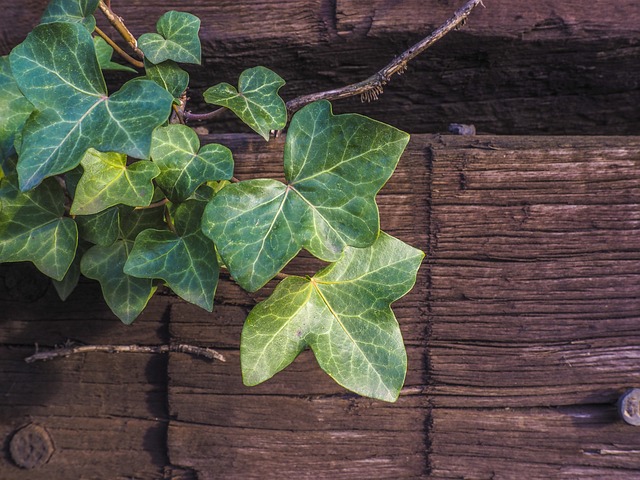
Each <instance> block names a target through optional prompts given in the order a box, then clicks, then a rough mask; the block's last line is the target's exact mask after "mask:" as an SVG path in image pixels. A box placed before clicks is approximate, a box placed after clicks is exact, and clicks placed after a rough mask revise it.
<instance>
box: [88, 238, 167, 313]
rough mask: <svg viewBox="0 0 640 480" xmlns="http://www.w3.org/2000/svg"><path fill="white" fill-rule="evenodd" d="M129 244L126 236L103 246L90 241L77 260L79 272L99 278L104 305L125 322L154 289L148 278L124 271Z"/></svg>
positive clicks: (147, 300) (145, 303) (146, 300)
mask: <svg viewBox="0 0 640 480" xmlns="http://www.w3.org/2000/svg"><path fill="white" fill-rule="evenodd" d="M132 247H133V242H132V241H130V240H118V241H116V242H115V243H114V244H113V245H109V246H107V247H105V246H102V245H94V246H93V247H91V248H90V249H89V250H88V251H87V253H85V254H84V256H83V257H82V260H81V262H80V271H81V272H82V274H83V275H84V276H85V277H87V278H91V279H93V280H97V281H98V282H100V287H101V289H102V294H103V296H104V299H105V301H106V302H107V305H108V306H109V308H110V309H111V311H112V312H113V313H115V314H116V316H117V317H118V318H119V319H120V320H122V322H123V323H126V324H127V325H129V324H131V323H133V321H134V320H135V319H136V317H137V316H138V315H140V313H141V312H142V310H144V308H145V307H146V305H147V303H148V302H149V299H150V298H151V296H152V295H153V293H154V292H155V290H156V288H155V287H154V286H153V281H152V280H150V279H146V278H135V277H132V276H130V275H127V274H125V273H124V271H123V268H124V265H125V263H126V261H127V257H128V256H129V252H130V251H131V248H132Z"/></svg>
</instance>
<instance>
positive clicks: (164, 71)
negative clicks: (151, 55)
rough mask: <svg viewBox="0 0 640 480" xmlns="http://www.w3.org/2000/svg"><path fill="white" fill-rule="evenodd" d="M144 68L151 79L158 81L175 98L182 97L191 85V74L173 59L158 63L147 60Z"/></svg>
mask: <svg viewBox="0 0 640 480" xmlns="http://www.w3.org/2000/svg"><path fill="white" fill-rule="evenodd" d="M144 69H145V71H146V72H147V78H148V79H149V80H152V81H154V82H156V83H157V84H158V85H160V86H161V87H162V88H164V89H165V90H166V91H167V92H169V93H170V94H171V95H172V96H173V98H175V99H178V98H180V96H181V95H182V94H183V93H184V92H185V90H186V89H187V86H188V85H189V74H188V73H187V72H185V71H184V70H183V69H182V68H180V67H179V66H178V64H177V63H175V62H174V61H173V60H167V61H165V62H162V63H158V64H153V63H151V62H148V61H145V62H144Z"/></svg>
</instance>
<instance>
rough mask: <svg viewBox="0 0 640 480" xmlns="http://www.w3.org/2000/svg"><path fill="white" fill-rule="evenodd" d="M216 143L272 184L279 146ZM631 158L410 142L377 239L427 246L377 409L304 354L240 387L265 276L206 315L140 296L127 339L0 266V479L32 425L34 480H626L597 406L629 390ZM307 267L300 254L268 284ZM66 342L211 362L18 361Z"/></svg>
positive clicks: (628, 147) (605, 407)
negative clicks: (401, 375) (404, 361)
mask: <svg viewBox="0 0 640 480" xmlns="http://www.w3.org/2000/svg"><path fill="white" fill-rule="evenodd" d="M216 139H217V140H218V141H221V142H222V143H225V144H227V145H228V146H230V147H231V148H232V149H233V150H234V152H235V153H236V154H235V158H236V163H237V176H238V177H239V178H241V179H247V178H252V177H255V176H257V175H258V171H259V170H260V169H261V168H263V169H264V171H265V172H266V175H272V176H276V177H277V176H281V175H282V167H281V164H280V159H281V155H282V149H283V141H284V140H283V139H277V140H275V141H272V142H270V143H269V144H268V145H266V144H264V143H263V142H262V140H260V139H257V138H256V137H255V136H254V137H244V136H240V137H238V136H224V137H217V138H216ZM208 140H212V138H209V139H208ZM638 152H640V138H637V137H617V138H613V137H578V138H576V137H574V138H564V137H540V138H520V137H492V136H478V137H453V136H437V135H436V136H427V135H414V136H413V138H412V141H411V143H410V146H409V148H408V151H407V153H406V154H405V156H404V157H403V159H402V161H401V164H400V167H399V170H398V172H397V175H396V176H395V177H394V178H393V179H392V180H391V182H390V183H389V184H388V185H387V186H386V187H385V188H384V189H383V191H382V192H381V194H380V196H379V203H380V210H381V212H382V215H383V227H384V228H385V229H386V230H387V231H389V232H390V233H392V234H394V235H396V236H399V237H400V238H402V239H404V240H405V241H408V242H410V243H412V244H414V245H416V246H418V247H420V248H423V249H425V250H427V253H428V256H427V260H426V261H425V265H423V268H422V270H421V272H420V275H419V278H418V283H417V286H416V289H415V290H414V291H412V292H411V293H410V294H409V295H408V296H407V297H405V298H403V299H402V300H400V301H399V302H397V304H396V305H395V307H394V308H395V311H396V314H397V316H398V319H399V321H400V323H401V326H402V331H403V335H404V337H405V340H406V343H407V349H408V355H409V373H408V377H407V383H406V388H405V390H404V391H403V394H402V395H401V397H400V399H399V401H398V402H397V403H396V404H384V403H380V402H375V401H371V400H367V399H361V398H358V397H357V396H354V395H351V394H348V393H347V392H345V391H344V390H343V389H342V388H340V387H339V386H337V385H336V384H334V383H333V382H332V381H331V380H330V379H329V378H328V377H327V376H326V375H324V374H323V373H322V372H321V371H320V370H319V369H318V367H317V366H316V364H315V360H314V359H313V356H312V355H311V354H310V353H309V352H306V353H304V354H303V355H302V356H301V357H300V358H299V359H298V360H296V362H294V364H293V365H292V366H291V367H290V368H289V369H288V370H285V371H284V372H282V373H280V374H278V375H277V376H276V377H274V378H273V379H272V380H270V381H269V382H266V383H265V384H263V385H261V386H258V387H254V388H247V387H244V386H243V385H242V383H241V379H240V367H239V359H238V340H239V333H240V329H241V326H242V321H243V319H244V317H245V316H246V314H247V313H248V311H249V310H250V308H251V307H252V305H254V304H255V302H256V301H258V300H260V299H262V298H264V297H265V296H266V295H267V294H268V292H269V291H270V290H271V289H272V288H273V285H274V284H275V282H273V283H271V284H270V285H268V287H267V288H266V289H265V291H264V292H259V293H257V294H248V293H246V292H243V291H242V290H241V289H239V288H238V287H237V286H236V285H234V284H233V283H231V282H229V281H228V280H224V281H222V282H221V285H220V287H219V292H218V304H217V307H216V309H215V311H214V312H213V313H212V314H208V313H206V312H204V311H202V310H200V309H198V308H196V307H193V306H191V305H188V304H186V303H184V302H182V301H180V300H178V299H176V298H175V297H172V296H166V295H164V296H159V297H156V298H155V299H154V300H153V303H152V305H151V308H150V309H149V311H148V312H147V313H145V314H144V316H143V317H142V318H141V319H140V320H139V321H137V322H135V323H134V324H133V325H132V326H130V327H125V326H122V325H119V324H118V321H117V320H115V319H114V318H113V317H112V316H111V315H110V314H109V313H108V312H107V310H106V307H105V306H104V304H103V303H102V302H101V301H98V300H97V294H98V289H97V288H96V285H95V284H93V283H91V282H86V283H83V284H82V285H81V287H80V288H79V290H78V291H76V292H75V293H74V294H73V295H72V296H71V298H70V299H69V300H68V302H67V303H66V304H61V303H59V302H58V301H57V300H56V299H55V293H54V292H53V291H52V289H51V287H49V286H48V285H47V284H46V283H43V282H40V281H39V280H37V279H36V280H28V279H33V276H31V275H28V274H24V273H23V274H21V273H20V269H16V267H14V266H10V267H9V268H7V267H3V268H2V270H0V280H1V281H0V312H2V317H1V319H2V320H1V321H0V324H1V325H2V328H0V344H1V346H0V363H2V365H1V367H2V368H0V430H1V431H0V434H2V436H3V437H2V438H3V439H5V440H4V441H5V455H4V457H3V458H2V459H0V478H3V479H4V478H8V479H12V478H16V479H22V478H33V475H32V474H33V472H26V471H23V470H19V469H17V468H16V467H15V466H13V464H12V463H11V461H10V460H9V458H8V454H7V453H6V452H7V450H6V448H7V444H8V440H9V438H10V436H11V434H12V433H13V431H15V429H17V428H18V427H20V426H22V425H24V424H27V423H30V422H34V423H38V424H40V425H43V426H44V427H45V428H47V429H48V430H49V432H50V433H51V435H52V437H53V438H54V442H55V445H56V452H54V455H53V457H52V458H51V460H50V461H49V463H48V464H47V465H45V466H44V467H41V468H40V469H38V470H37V472H38V474H39V475H41V476H42V477H43V478H50V479H53V480H56V479H63V478H64V479H66V478H76V477H77V478H80V477H81V476H82V475H84V476H85V477H86V478H129V477H134V478H162V476H163V475H164V477H165V478H174V479H178V478H180V479H191V480H193V479H207V478H243V479H244V478H265V479H269V478H283V477H285V476H295V477H297V478H331V479H334V478H345V479H346V478H349V479H352V478H388V479H391V478H504V479H510V478H614V479H617V478H625V479H627V478H628V479H632V478H636V477H637V472H638V471H640V436H639V435H638V433H637V431H636V430H637V427H631V426H628V425H626V424H624V423H622V422H621V421H620V420H618V419H617V416H616V412H615V406H614V403H615V401H616V399H617V398H618V396H619V395H620V394H621V393H622V392H623V391H624V390H625V389H626V388H628V387H632V386H638V385H640V368H638V367H639V366H640V326H639V325H640V323H639V321H640V295H638V293H637V292H638V291H640V235H639V233H640V231H639V230H640V214H639V213H638V212H640V153H638ZM318 266H319V264H318V262H314V261H311V260H310V259H308V258H302V259H301V260H299V261H296V262H294V263H292V264H291V265H290V266H288V267H287V271H288V272H290V273H304V274H307V273H312V272H313V271H314V270H315V269H316V268H317V267H318ZM47 316H49V317H51V319H50V320H46V317H47ZM69 337H70V338H72V339H74V340H76V341H80V342H91V343H142V344H157V343H165V342H167V341H174V342H192V343H196V344H199V345H203V346H212V347H214V348H217V349H219V350H220V351H222V352H223V353H224V354H225V356H226V357H227V359H228V361H227V362H226V363H217V362H214V363H211V362H208V361H204V360H201V359H196V358H192V357H189V356H187V355H183V354H170V355H169V356H168V357H165V356H153V355H150V356H149V355H135V354H128V355H122V354H120V355H106V354H93V355H82V356H77V357H71V358H68V359H61V360H56V361H55V362H51V363H45V364H36V365H27V364H24V363H22V358H23V357H24V356H26V355H28V354H29V353H31V352H32V351H33V344H34V343H35V342H39V343H40V344H41V345H46V346H52V345H54V344H56V343H62V342H64V341H65V339H66V338H69ZM107 452H112V456H111V457H109V455H108V453H107ZM28 473H30V474H31V476H29V475H28Z"/></svg>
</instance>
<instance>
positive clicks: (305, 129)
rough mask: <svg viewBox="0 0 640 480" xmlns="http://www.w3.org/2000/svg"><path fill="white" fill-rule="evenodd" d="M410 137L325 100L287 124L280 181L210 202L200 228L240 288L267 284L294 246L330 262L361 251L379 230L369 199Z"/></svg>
mask: <svg viewBox="0 0 640 480" xmlns="http://www.w3.org/2000/svg"><path fill="white" fill-rule="evenodd" d="M408 140H409V135H407V134H406V133H404V132H401V131H400V130H397V129H395V128H393V127H390V126H388V125H385V124H383V123H380V122H377V121H375V120H371V119H369V118H366V117H363V116H361V115H353V114H347V115H333V114H332V113H331V105H330V104H329V103H328V102H324V101H323V102H317V103H313V104H310V105H308V106H306V107H305V108H303V109H302V110H300V111H299V112H298V113H297V114H296V115H295V116H294V118H293V120H292V122H291V126H290V127H289V132H288V134H287V140H286V144H285V153H284V155H285V158H284V165H285V177H286V179H287V181H288V184H286V185H285V184H282V183H280V182H278V181H276V180H249V181H244V182H239V183H235V184H232V185H229V186H227V187H225V188H224V189H222V190H221V191H220V192H219V193H218V194H216V196H215V197H214V198H213V199H212V200H211V201H210V202H209V205H208V206H207V208H206V210H205V214H204V216H203V223H202V230H203V232H204V233H205V234H206V235H207V236H208V237H209V238H211V239H212V240H213V241H214V243H215V244H216V246H217V247H218V249H219V252H220V255H221V256H222V258H223V259H224V263H225V265H227V266H228V267H229V269H230V272H231V274H232V276H233V277H234V278H235V280H236V281H237V282H238V283H239V284H240V285H241V286H242V287H243V288H245V289H247V290H249V291H255V290H257V289H259V288H260V287H262V286H263V285H264V284H265V283H266V282H268V281H269V280H270V279H271V278H273V276H274V275H275V274H276V273H278V272H279V271H280V270H281V269H282V267H284V265H286V264H287V263H288V262H289V261H290V260H291V259H292V258H293V257H294V256H295V255H296V254H297V253H298V252H299V251H300V249H301V248H305V249H307V250H308V251H309V252H310V253H312V254H313V255H315V256H316V257H318V258H320V259H322V260H325V261H330V262H331V261H336V260H337V259H338V258H339V257H340V254H341V253H342V251H343V250H344V248H345V247H346V246H348V245H350V246H355V247H366V246H368V245H371V244H372V243H373V242H374V240H375V239H376V237H377V235H378V231H379V215H378V207H377V205H376V203H375V196H376V194H377V193H378V191H379V190H380V189H381V188H382V186H383V185H384V184H385V183H386V181H387V180H388V179H389V177H390V176H391V174H392V173H393V171H394V169H395V167H396V165H397V163H398V160H399V159H400V156H401V155H402V152H403V151H404V148H405V146H406V145H407V142H408Z"/></svg>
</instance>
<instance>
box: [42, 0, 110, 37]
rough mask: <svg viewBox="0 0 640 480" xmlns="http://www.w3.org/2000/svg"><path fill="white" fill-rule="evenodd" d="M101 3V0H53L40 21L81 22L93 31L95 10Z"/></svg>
mask: <svg viewBox="0 0 640 480" xmlns="http://www.w3.org/2000/svg"><path fill="white" fill-rule="evenodd" d="M99 3H100V0H51V1H50V2H49V5H48V6H47V9H46V10H45V11H44V13H43V14H42V18H41V19H40V23H55V22H71V23H80V24H82V25H84V27H85V28H86V29H87V30H88V31H89V32H93V29H94V28H95V27H96V19H95V17H94V16H93V12H95V11H96V8H98V4H99Z"/></svg>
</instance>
